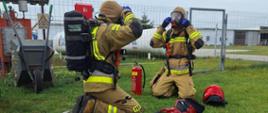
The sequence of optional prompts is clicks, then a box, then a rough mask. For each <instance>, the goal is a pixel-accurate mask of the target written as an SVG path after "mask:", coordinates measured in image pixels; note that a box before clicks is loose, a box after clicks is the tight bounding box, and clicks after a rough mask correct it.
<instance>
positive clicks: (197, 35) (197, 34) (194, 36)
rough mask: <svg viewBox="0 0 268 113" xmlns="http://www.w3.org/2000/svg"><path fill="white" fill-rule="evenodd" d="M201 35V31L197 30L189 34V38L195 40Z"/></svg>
mask: <svg viewBox="0 0 268 113" xmlns="http://www.w3.org/2000/svg"><path fill="white" fill-rule="evenodd" d="M199 37H201V33H200V32H198V31H195V32H193V33H191V34H190V40H195V39H197V38H199Z"/></svg>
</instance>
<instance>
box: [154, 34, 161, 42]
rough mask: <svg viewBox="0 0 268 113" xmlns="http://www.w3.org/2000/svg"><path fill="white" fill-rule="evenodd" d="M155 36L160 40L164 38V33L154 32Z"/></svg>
mask: <svg viewBox="0 0 268 113" xmlns="http://www.w3.org/2000/svg"><path fill="white" fill-rule="evenodd" d="M154 38H155V39H158V40H160V39H161V38H162V35H161V34H159V33H154Z"/></svg>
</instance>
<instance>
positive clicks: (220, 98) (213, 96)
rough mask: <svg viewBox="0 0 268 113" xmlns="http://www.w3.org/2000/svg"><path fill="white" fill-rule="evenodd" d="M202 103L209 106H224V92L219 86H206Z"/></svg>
mask: <svg viewBox="0 0 268 113" xmlns="http://www.w3.org/2000/svg"><path fill="white" fill-rule="evenodd" d="M203 102H204V103H206V104H210V105H225V104H226V103H227V102H226V101H225V99H224V92H223V90H222V88H221V87H220V86H219V85H215V84H214V85H210V86H208V87H207V88H206V89H205V91H204V94H203Z"/></svg>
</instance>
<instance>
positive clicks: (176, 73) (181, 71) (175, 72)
mask: <svg viewBox="0 0 268 113" xmlns="http://www.w3.org/2000/svg"><path fill="white" fill-rule="evenodd" d="M170 73H171V74H173V75H181V74H187V73H189V69H184V70H174V69H171V70H170Z"/></svg>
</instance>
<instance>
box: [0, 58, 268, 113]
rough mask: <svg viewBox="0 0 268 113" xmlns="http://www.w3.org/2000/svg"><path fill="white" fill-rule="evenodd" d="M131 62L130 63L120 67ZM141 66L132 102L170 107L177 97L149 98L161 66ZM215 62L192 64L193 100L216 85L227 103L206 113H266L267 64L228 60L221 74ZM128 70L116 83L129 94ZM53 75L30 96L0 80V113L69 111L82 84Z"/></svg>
mask: <svg viewBox="0 0 268 113" xmlns="http://www.w3.org/2000/svg"><path fill="white" fill-rule="evenodd" d="M133 61H134V60H133V59H130V60H126V61H124V62H123V63H129V62H133ZM139 61H140V60H139ZM141 62H143V63H145V64H144V67H145V69H146V72H147V80H146V81H147V84H146V85H147V86H146V87H145V91H144V93H143V95H142V96H134V98H136V99H137V100H138V101H139V102H140V104H141V105H142V106H143V107H144V108H145V110H146V112H145V113H155V112H156V111H157V110H159V109H160V108H163V107H169V106H172V105H173V104H174V102H175V99H176V97H172V98H169V99H157V98H155V97H152V96H151V95H150V94H151V93H150V87H149V85H148V84H149V81H150V80H151V78H152V77H153V75H154V74H155V73H156V72H157V71H158V69H159V68H160V67H161V66H163V63H162V62H161V61H159V60H155V61H146V60H141ZM149 62H150V63H149ZM151 62H153V63H151ZM218 62H219V61H218V59H215V58H209V59H197V60H196V61H195V67H196V69H195V75H194V76H193V80H194V83H195V86H196V89H197V93H196V96H195V97H196V99H197V100H198V101H200V102H201V99H202V93H203V90H204V89H205V87H206V86H208V85H210V84H219V85H221V86H222V87H223V89H224V91H225V96H226V99H227V101H228V103H229V104H228V105H227V106H226V107H225V108H224V107H212V106H206V110H205V113H268V90H267V89H268V85H267V82H268V76H267V73H268V64H265V63H261V62H249V61H242V60H227V62H226V70H225V71H224V72H221V71H218ZM146 63H148V64H146ZM131 67H132V66H131V65H122V66H121V68H120V71H121V79H120V80H119V85H120V86H121V87H122V88H123V89H125V90H126V91H127V92H129V93H130V75H131ZM54 73H55V78H56V81H55V85H54V87H52V88H48V89H45V90H44V91H43V92H42V93H40V94H35V93H33V91H32V90H31V89H26V88H17V87H14V86H13V84H12V82H13V81H12V77H8V78H7V79H5V80H0V113H62V112H64V111H66V110H70V109H71V108H72V106H73V104H74V102H75V98H76V97H77V96H78V95H81V94H82V82H81V81H78V82H76V81H74V78H75V77H76V74H75V73H73V72H68V71H67V70H66V69H65V68H64V67H55V70H54Z"/></svg>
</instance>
